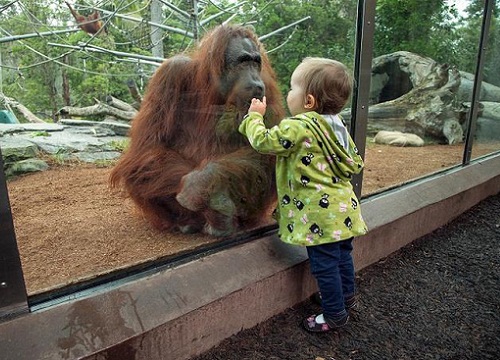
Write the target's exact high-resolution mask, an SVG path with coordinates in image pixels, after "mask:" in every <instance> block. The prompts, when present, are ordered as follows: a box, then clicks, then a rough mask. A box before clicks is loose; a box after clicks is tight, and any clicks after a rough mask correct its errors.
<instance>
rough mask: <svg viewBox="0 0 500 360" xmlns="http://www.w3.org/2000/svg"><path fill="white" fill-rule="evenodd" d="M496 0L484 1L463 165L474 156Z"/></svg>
mask: <svg viewBox="0 0 500 360" xmlns="http://www.w3.org/2000/svg"><path fill="white" fill-rule="evenodd" d="M493 2H494V0H485V1H484V12H483V25H482V27H481V37H480V39H479V48H478V54H477V62H476V74H475V77H474V87H473V88H472V99H471V103H470V111H469V117H468V118H467V130H466V134H465V149H464V157H463V162H462V164H463V165H467V164H468V163H469V162H470V159H471V156H472V144H473V142H474V135H475V134H476V123H477V110H478V108H479V95H480V94H481V87H482V83H483V67H484V56H485V52H486V44H487V43H488V33H489V30H490V20H491V13H492V12H493V6H494V4H493Z"/></svg>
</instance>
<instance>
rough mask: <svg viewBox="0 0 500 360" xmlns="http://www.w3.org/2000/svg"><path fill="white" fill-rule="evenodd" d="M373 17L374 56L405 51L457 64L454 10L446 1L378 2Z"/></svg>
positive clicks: (393, 0) (455, 10)
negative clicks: (374, 19)
mask: <svg viewBox="0 0 500 360" xmlns="http://www.w3.org/2000/svg"><path fill="white" fill-rule="evenodd" d="M375 17H376V21H375V39H374V44H375V46H374V55H375V56H380V55H383V54H388V53H392V52H395V51H401V50H404V51H411V52H414V53H417V54H419V55H422V56H428V57H430V58H432V59H434V60H436V61H438V62H442V63H452V64H453V63H454V62H455V61H456V56H457V55H458V52H457V48H456V42H457V40H458V36H457V34H456V31H455V29H456V26H455V23H454V22H453V20H454V19H455V18H456V17H457V9H456V8H455V7H454V6H449V5H447V1H446V0H427V1H420V0H378V1H377V6H376V15H375Z"/></svg>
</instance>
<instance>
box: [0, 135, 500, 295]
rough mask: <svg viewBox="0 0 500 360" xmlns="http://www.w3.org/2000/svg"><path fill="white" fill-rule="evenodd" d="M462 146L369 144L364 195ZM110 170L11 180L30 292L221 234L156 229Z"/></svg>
mask: <svg viewBox="0 0 500 360" xmlns="http://www.w3.org/2000/svg"><path fill="white" fill-rule="evenodd" d="M497 150H500V144H498V143H496V144H484V145H478V146H477V148H475V149H474V151H473V156H474V157H475V156H479V155H483V154H487V153H490V152H493V151H497ZM462 153H463V145H457V146H446V145H431V146H425V147H422V148H400V147H391V146H384V145H375V144H369V145H368V148H367V151H366V158H365V163H366V167H365V171H364V180H363V181H364V182H363V195H367V194H371V193H373V192H377V191H379V190H381V189H384V188H387V187H390V186H394V185H397V184H401V183H403V182H406V181H408V180H410V179H414V178H417V177H420V176H422V175H424V174H429V173H432V172H435V171H439V170H442V169H444V168H447V167H450V166H453V165H457V164H459V163H461V161H462ZM109 171H110V168H103V167H96V166H91V165H84V164H74V163H73V164H69V163H68V164H63V165H60V164H59V165H57V166H52V167H51V169H50V170H48V171H45V172H41V173H36V174H32V175H27V176H23V177H19V178H16V179H13V180H11V181H9V182H8V184H7V187H8V190H9V199H10V203H11V208H12V213H13V218H14V226H15V231H16V238H17V242H18V247H19V251H20V255H21V261H22V264H23V271H24V276H25V280H26V285H27V290H28V293H29V295H34V294H39V293H42V292H45V291H48V290H53V289H56V288H59V287H62V286H66V285H69V284H72V283H75V282H79V281H81V280H87V279H90V278H93V277H95V276H97V275H101V274H106V273H108V272H110V271H112V270H116V269H121V268H126V267H129V266H131V265H136V264H141V263H145V262H147V261H151V260H154V259H158V258H161V257H165V256H170V255H175V254H179V253H183V252H188V251H192V250H193V249H195V248H198V247H202V246H205V245H207V244H211V243H215V242H217V241H220V239H217V238H213V237H210V236H200V235H182V234H169V233H160V232H158V231H155V230H154V229H153V228H152V227H151V226H150V225H149V224H148V223H146V222H145V221H144V220H143V219H142V218H141V216H140V214H138V213H137V212H136V211H135V209H134V206H133V205H132V204H131V203H130V202H129V201H126V200H124V199H123V198H121V197H120V196H119V194H118V193H117V192H113V191H111V190H110V189H109V188H108V183H107V180H108V174H109Z"/></svg>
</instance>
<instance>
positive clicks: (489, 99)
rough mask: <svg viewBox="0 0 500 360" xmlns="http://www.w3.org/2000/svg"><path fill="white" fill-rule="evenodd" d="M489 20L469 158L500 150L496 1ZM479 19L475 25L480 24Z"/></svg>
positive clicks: (499, 54) (499, 43)
mask: <svg viewBox="0 0 500 360" xmlns="http://www.w3.org/2000/svg"><path fill="white" fill-rule="evenodd" d="M494 4H495V5H494V8H493V14H492V16H491V20H490V21H491V24H490V31H489V34H488V42H487V45H486V51H485V54H484V70H483V85H482V89H481V92H480V97H479V99H478V100H479V109H478V118H477V123H476V132H475V137H474V142H473V143H472V157H473V158H475V157H479V156H482V155H486V154H489V153H491V152H495V151H499V150H500V72H499V71H498V63H499V62H500V24H499V22H498V14H499V9H500V2H499V1H495V2H494ZM479 18H480V16H478V20H477V22H479V21H480V20H479Z"/></svg>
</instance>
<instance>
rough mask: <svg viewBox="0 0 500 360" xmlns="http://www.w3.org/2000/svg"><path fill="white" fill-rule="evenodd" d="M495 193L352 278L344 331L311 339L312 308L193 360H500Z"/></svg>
mask: <svg viewBox="0 0 500 360" xmlns="http://www.w3.org/2000/svg"><path fill="white" fill-rule="evenodd" d="M499 242H500V194H497V195H495V196H492V197H490V198H488V199H485V200H484V201H482V202H481V203H479V204H478V205H476V206H475V207H473V208H472V209H470V210H469V211H467V212H466V213H464V214H462V215H461V216H460V217H458V218H456V219H455V220H454V221H453V222H451V223H450V224H448V225H447V226H444V227H442V228H440V229H438V230H436V231H435V232H433V233H431V234H428V235H426V236H424V237H422V238H420V239H418V240H416V241H414V242H413V243H412V244H410V245H408V246H406V247H404V248H402V249H401V250H400V251H398V252H396V253H394V254H392V255H390V256H389V257H388V258H386V259H383V260H382V261H380V262H378V263H377V264H374V265H372V266H369V267H367V268H365V269H362V270H361V271H359V272H358V273H357V284H358V295H359V302H360V309H359V311H358V312H356V313H353V314H352V316H351V318H352V321H350V322H349V323H348V324H347V325H346V327H344V328H342V329H340V330H338V331H335V332H330V333H326V334H309V333H307V332H306V331H305V330H303V329H302V328H301V327H300V326H299V323H300V322H301V320H302V319H303V318H305V317H307V316H309V315H311V314H314V313H318V311H320V309H319V307H318V306H317V305H315V304H313V303H312V302H311V301H310V300H308V301H306V302H304V303H301V304H299V305H297V306H295V307H293V308H290V309H288V310H286V311H285V312H283V313H281V314H279V315H277V316H275V317H273V318H271V319H269V320H267V321H265V322H263V323H261V324H259V325H257V326H255V327H253V328H251V329H247V330H244V331H241V332H240V333H238V334H236V335H234V336H232V337H231V338H229V339H226V340H224V341H223V342H222V343H221V344H220V345H219V346H217V347H216V348H214V349H212V350H210V351H209V352H207V353H205V354H203V355H201V356H199V357H196V358H195V359H193V360H228V359H231V360H232V359H238V360H348V359H349V360H382V359H387V360H393V359H394V360H395V359H397V360H430V359H441V360H488V359H490V360H494V359H498V358H499V355H500V341H499V336H500V302H499V298H500V252H499Z"/></svg>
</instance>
